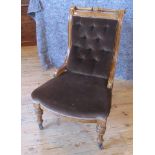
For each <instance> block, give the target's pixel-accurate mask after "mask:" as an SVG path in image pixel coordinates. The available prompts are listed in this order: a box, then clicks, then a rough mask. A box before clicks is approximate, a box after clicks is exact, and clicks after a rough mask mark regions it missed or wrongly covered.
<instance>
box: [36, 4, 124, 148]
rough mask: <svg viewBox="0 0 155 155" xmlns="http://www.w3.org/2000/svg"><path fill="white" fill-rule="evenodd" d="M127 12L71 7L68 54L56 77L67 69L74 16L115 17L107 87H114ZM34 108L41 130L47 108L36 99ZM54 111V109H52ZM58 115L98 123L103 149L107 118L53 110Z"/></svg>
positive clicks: (99, 143) (100, 143)
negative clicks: (122, 28) (121, 36)
mask: <svg viewBox="0 0 155 155" xmlns="http://www.w3.org/2000/svg"><path fill="white" fill-rule="evenodd" d="M124 14H125V10H112V9H104V8H79V7H75V6H73V7H71V8H70V15H69V22H68V34H69V35H68V51H67V56H66V59H65V62H64V64H63V65H62V66H61V67H60V68H59V69H58V70H57V71H56V73H55V77H58V76H60V75H61V74H62V73H64V72H66V71H67V61H68V57H69V53H70V49H71V46H72V38H71V36H72V35H71V32H72V16H81V17H92V18H104V19H114V20H117V21H118V24H117V30H116V37H115V45H114V56H113V61H112V65H111V69H110V75H109V78H108V84H107V88H109V89H112V87H113V82H114V74H115V68H116V63H117V57H118V52H119V44H120V33H121V27H122V21H123V17H124ZM34 109H35V113H36V116H37V123H38V126H39V128H40V130H42V129H43V125H42V124H43V118H42V115H43V109H47V108H46V107H45V106H43V105H42V104H41V103H38V102H37V103H36V101H34ZM51 111H52V110H51ZM52 112H53V113H55V114H56V115H58V116H62V117H64V118H66V119H70V120H73V121H78V122H82V123H96V124H97V125H96V131H97V134H98V136H97V143H98V146H99V148H100V149H103V135H104V133H105V130H106V122H107V118H104V119H103V118H96V119H84V118H76V117H70V116H65V115H62V114H58V113H56V112H55V111H52Z"/></svg>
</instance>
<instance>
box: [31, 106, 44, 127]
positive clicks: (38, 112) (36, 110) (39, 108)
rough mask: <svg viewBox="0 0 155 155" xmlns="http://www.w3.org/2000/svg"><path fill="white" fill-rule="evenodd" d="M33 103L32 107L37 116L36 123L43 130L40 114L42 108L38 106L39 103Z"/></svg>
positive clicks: (41, 113)
mask: <svg viewBox="0 0 155 155" xmlns="http://www.w3.org/2000/svg"><path fill="white" fill-rule="evenodd" d="M33 105H34V109H35V113H36V116H37V123H38V126H39V129H40V130H43V125H42V124H43V119H42V115H43V110H42V109H41V107H40V104H33Z"/></svg>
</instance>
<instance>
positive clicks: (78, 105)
mask: <svg viewBox="0 0 155 155" xmlns="http://www.w3.org/2000/svg"><path fill="white" fill-rule="evenodd" d="M124 13H125V10H110V9H101V8H77V7H71V8H70V16H69V24H68V30H69V36H68V54H67V57H66V60H65V63H64V64H63V65H62V67H60V69H58V71H57V73H56V74H55V77H54V78H53V79H51V80H49V81H48V82H46V83H45V84H43V85H41V86H40V87H39V88H37V89H35V90H34V91H33V92H32V94H31V96H32V99H33V101H34V108H35V111H36V115H37V122H38V125H39V128H40V129H43V125H42V124H43V119H42V115H43V107H46V108H48V109H50V110H51V111H53V112H54V113H56V114H59V115H60V116H64V117H67V118H69V119H72V120H76V121H77V120H78V121H80V122H83V123H96V124H97V126H96V129H97V143H98V146H99V148H100V149H103V135H104V133H105V130H106V122H107V117H108V115H109V113H110V109H111V98H112V88H113V80H114V73H115V66H116V61H117V56H118V51H119V42H120V32H121V25H122V20H123V16H124Z"/></svg>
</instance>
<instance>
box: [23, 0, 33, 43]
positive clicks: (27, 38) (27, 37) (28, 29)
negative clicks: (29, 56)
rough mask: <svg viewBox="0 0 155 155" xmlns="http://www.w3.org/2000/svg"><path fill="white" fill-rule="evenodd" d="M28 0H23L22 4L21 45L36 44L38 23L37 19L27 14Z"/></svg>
mask: <svg viewBox="0 0 155 155" xmlns="http://www.w3.org/2000/svg"><path fill="white" fill-rule="evenodd" d="M28 3H29V1H28V0H25V1H22V4H21V45H22V46H31V45H36V24H35V21H34V20H33V19H32V18H31V17H30V16H29V15H28V14H27V10H28Z"/></svg>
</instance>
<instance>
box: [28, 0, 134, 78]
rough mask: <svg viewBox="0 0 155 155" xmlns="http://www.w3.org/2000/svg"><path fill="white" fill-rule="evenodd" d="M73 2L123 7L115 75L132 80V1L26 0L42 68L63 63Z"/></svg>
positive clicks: (78, 4) (91, 5) (82, 4)
mask: <svg viewBox="0 0 155 155" xmlns="http://www.w3.org/2000/svg"><path fill="white" fill-rule="evenodd" d="M73 5H76V6H79V7H101V8H102V7H103V8H111V9H126V10H127V13H126V14H125V18H124V21H123V29H122V34H121V46H120V53H119V58H118V63H117V70H116V77H117V78H118V79H132V72H133V70H132V69H133V67H132V61H133V60H132V46H133V44H132V35H133V26H132V21H133V18H132V16H133V15H132V12H133V11H132V0H130V1H126V0H104V1H103V0H30V3H29V8H28V14H29V15H30V16H31V17H33V19H34V20H35V22H36V33H37V46H38V54H39V57H40V60H41V64H42V65H43V67H44V68H45V69H48V68H51V67H52V66H55V67H60V66H61V65H62V63H63V62H64V58H65V55H66V53H67V46H68V40H67V38H68V28H67V26H68V15H69V8H70V7H71V6H73Z"/></svg>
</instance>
